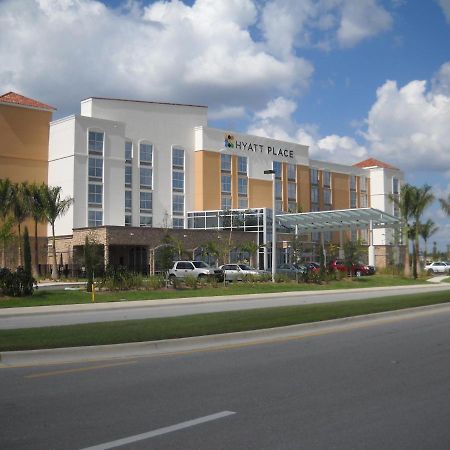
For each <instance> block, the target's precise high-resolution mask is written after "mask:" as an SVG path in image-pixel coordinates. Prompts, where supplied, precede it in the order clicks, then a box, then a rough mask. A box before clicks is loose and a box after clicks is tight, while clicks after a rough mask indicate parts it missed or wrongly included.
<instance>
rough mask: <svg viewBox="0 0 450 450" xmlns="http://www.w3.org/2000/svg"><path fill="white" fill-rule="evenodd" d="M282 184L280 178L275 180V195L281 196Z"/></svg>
mask: <svg viewBox="0 0 450 450" xmlns="http://www.w3.org/2000/svg"><path fill="white" fill-rule="evenodd" d="M281 193H282V184H281V181H280V180H275V197H276V198H281Z"/></svg>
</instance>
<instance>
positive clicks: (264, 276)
mask: <svg viewBox="0 0 450 450" xmlns="http://www.w3.org/2000/svg"><path fill="white" fill-rule="evenodd" d="M257 280H258V281H261V282H267V281H272V275H271V274H270V273H263V274H262V275H259V276H258V277H257Z"/></svg>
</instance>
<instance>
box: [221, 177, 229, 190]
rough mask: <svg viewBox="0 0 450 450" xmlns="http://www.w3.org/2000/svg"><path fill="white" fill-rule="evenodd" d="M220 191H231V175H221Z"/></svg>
mask: <svg viewBox="0 0 450 450" xmlns="http://www.w3.org/2000/svg"><path fill="white" fill-rule="evenodd" d="M222 192H228V193H229V192H231V176H230V175H222Z"/></svg>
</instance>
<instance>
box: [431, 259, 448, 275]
mask: <svg viewBox="0 0 450 450" xmlns="http://www.w3.org/2000/svg"><path fill="white" fill-rule="evenodd" d="M425 270H426V271H427V272H428V273H429V274H431V273H449V272H450V265H449V264H447V263H445V262H443V261H440V262H432V263H431V264H427V265H426V266H425Z"/></svg>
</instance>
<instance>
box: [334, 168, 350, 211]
mask: <svg viewBox="0 0 450 450" xmlns="http://www.w3.org/2000/svg"><path fill="white" fill-rule="evenodd" d="M331 185H332V188H331V189H332V196H333V199H332V203H333V209H348V208H350V189H349V186H350V177H349V176H348V175H345V174H342V173H335V172H333V173H332V174H331Z"/></svg>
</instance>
